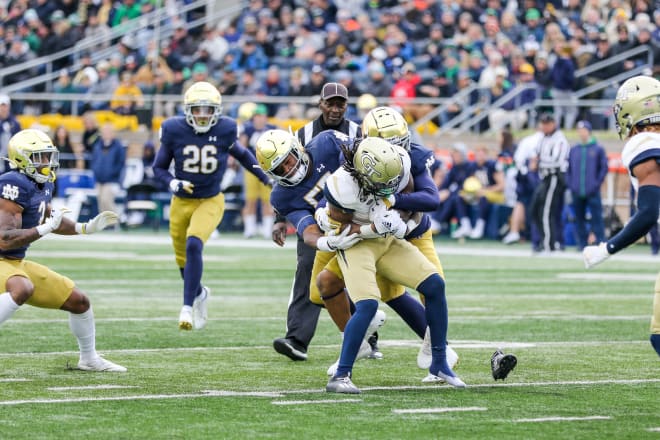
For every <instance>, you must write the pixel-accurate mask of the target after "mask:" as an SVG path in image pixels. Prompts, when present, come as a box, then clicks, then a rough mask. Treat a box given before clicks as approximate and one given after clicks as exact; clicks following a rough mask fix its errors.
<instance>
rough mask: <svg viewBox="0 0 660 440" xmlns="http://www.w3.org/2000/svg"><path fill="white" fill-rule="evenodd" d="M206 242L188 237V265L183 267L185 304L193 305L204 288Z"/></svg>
mask: <svg viewBox="0 0 660 440" xmlns="http://www.w3.org/2000/svg"><path fill="white" fill-rule="evenodd" d="M203 249H204V244H203V243H202V240H200V239H199V238H197V237H188V241H187V242H186V267H185V268H184V269H183V305H184V306H191V307H192V305H193V301H195V297H196V296H197V295H198V294H199V292H200V290H201V288H202V270H203V269H204V262H203V260H202V250H203Z"/></svg>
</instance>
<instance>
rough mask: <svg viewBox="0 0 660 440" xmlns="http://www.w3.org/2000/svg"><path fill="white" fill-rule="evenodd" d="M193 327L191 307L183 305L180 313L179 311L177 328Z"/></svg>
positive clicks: (186, 328)
mask: <svg viewBox="0 0 660 440" xmlns="http://www.w3.org/2000/svg"><path fill="white" fill-rule="evenodd" d="M192 328H193V314H192V307H190V306H183V307H182V308H181V313H179V330H192Z"/></svg>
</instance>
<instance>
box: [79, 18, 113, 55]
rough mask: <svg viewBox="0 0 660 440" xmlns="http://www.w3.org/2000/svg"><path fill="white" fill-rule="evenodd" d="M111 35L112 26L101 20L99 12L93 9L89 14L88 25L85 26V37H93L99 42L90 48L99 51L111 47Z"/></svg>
mask: <svg viewBox="0 0 660 440" xmlns="http://www.w3.org/2000/svg"><path fill="white" fill-rule="evenodd" d="M111 35H112V31H111V30H110V27H109V26H108V25H107V24H106V23H102V22H101V20H99V16H98V12H96V11H95V10H93V9H92V10H91V11H89V15H88V16H87V26H86V27H85V38H86V39H92V38H93V39H94V40H95V41H97V43H96V44H94V45H93V46H91V47H90V48H89V50H91V51H92V52H97V51H99V50H101V49H105V48H107V47H109V46H110V36H111Z"/></svg>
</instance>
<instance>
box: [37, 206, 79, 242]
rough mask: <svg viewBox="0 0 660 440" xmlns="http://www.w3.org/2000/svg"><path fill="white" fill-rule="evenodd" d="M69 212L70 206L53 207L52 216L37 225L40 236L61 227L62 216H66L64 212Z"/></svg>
mask: <svg viewBox="0 0 660 440" xmlns="http://www.w3.org/2000/svg"><path fill="white" fill-rule="evenodd" d="M67 212H71V210H70V209H68V208H60V209H53V210H52V211H51V212H50V217H48V218H47V219H46V220H44V222H43V223H42V224H40V225H39V226H37V232H38V233H39V236H41V237H43V236H44V235H46V234H50V233H51V232H53V231H54V230H56V229H57V228H59V227H60V224H62V218H64V214H66V213H67Z"/></svg>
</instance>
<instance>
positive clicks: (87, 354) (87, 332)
mask: <svg viewBox="0 0 660 440" xmlns="http://www.w3.org/2000/svg"><path fill="white" fill-rule="evenodd" d="M69 328H70V329H71V333H73V335H74V336H75V337H76V339H77V340H78V348H80V360H89V359H92V358H94V357H96V356H97V354H96V329H95V326H94V312H93V311H92V306H89V309H87V311H86V312H85V313H79V314H75V313H69Z"/></svg>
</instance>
